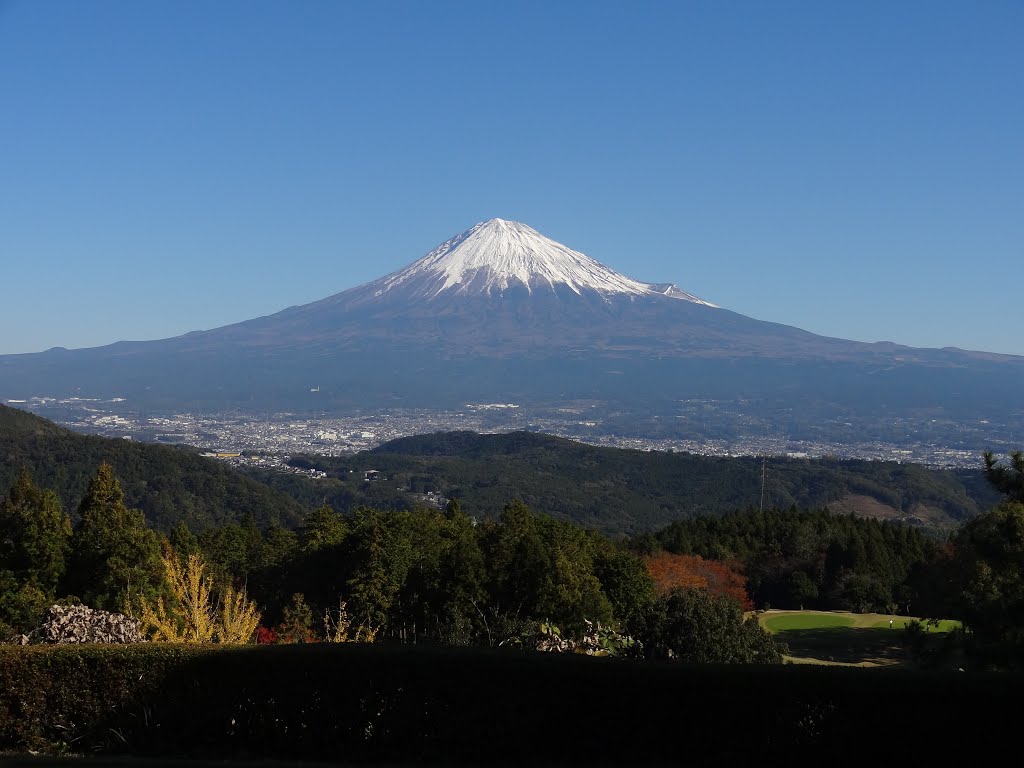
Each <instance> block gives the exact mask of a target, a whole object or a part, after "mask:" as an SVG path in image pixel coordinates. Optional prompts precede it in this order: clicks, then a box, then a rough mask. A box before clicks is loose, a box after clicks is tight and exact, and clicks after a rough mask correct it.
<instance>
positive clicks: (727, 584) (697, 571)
mask: <svg viewBox="0 0 1024 768" xmlns="http://www.w3.org/2000/svg"><path fill="white" fill-rule="evenodd" d="M644 561H645V563H646V564H647V570H648V571H649V572H650V574H651V578H652V579H653V580H654V588H655V591H656V592H657V593H658V594H659V595H666V594H668V593H669V592H671V591H672V590H673V589H702V590H705V591H706V592H708V593H709V594H711V595H715V596H718V595H724V596H726V597H731V598H733V599H735V600H736V601H738V602H739V604H740V605H741V606H742V608H743V610H745V611H749V610H753V608H754V603H753V601H751V599H750V595H749V594H747V584H746V579H744V578H743V575H742V574H741V573H739V571H737V570H736V569H735V568H733V567H732V566H730V565H729V564H727V563H722V562H719V561H717V560H705V559H704V558H703V557H700V556H699V555H676V554H672V553H671V552H665V551H664V550H662V551H660V552H657V553H655V554H653V555H649V556H647V557H646V558H644Z"/></svg>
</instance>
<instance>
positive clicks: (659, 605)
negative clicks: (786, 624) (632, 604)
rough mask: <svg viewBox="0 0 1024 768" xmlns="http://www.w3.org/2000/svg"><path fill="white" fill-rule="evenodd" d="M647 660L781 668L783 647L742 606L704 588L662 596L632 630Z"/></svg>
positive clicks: (684, 590)
mask: <svg viewBox="0 0 1024 768" xmlns="http://www.w3.org/2000/svg"><path fill="white" fill-rule="evenodd" d="M630 629H631V632H630V634H631V635H633V636H634V637H636V638H637V639H638V640H640V641H641V642H642V643H643V645H644V653H645V654H646V655H647V656H648V657H662V658H665V657H668V658H673V659H677V660H679V661H685V662H696V663H746V664H779V663H781V662H782V653H781V651H782V649H780V648H779V647H778V646H777V645H776V644H775V642H774V641H773V640H772V637H771V635H769V634H768V633H767V632H766V631H765V630H764V629H762V628H761V627H760V626H759V625H758V623H757V619H756V618H753V617H751V618H749V619H744V618H743V610H742V609H741V608H740V604H739V603H738V602H737V601H736V600H733V599H731V598H729V597H724V596H716V595H711V594H709V593H708V592H707V591H706V590H702V589H675V590H672V591H671V592H669V593H668V594H667V595H665V596H663V597H660V598H658V599H657V600H656V601H655V602H654V603H653V604H652V605H651V606H650V608H648V609H647V611H645V612H644V614H643V616H642V617H640V618H639V619H638V620H637V621H636V622H635V623H634V625H633V626H632V627H631V628H630Z"/></svg>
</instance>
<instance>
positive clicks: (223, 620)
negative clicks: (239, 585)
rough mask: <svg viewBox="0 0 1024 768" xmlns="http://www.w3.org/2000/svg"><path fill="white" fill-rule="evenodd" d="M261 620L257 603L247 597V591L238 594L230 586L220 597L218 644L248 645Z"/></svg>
mask: <svg viewBox="0 0 1024 768" xmlns="http://www.w3.org/2000/svg"><path fill="white" fill-rule="evenodd" d="M261 618H262V617H261V616H260V612H259V611H257V610H256V603H254V602H253V601H252V600H249V599H248V598H247V597H246V594H245V590H244V589H243V590H240V591H238V592H236V591H235V588H234V587H232V586H231V585H230V584H229V585H228V586H227V587H225V588H224V591H223V592H222V593H221V596H220V616H219V621H218V622H217V631H216V634H217V640H218V642H221V643H227V644H229V645H242V644H244V643H248V642H249V640H250V639H251V638H252V635H253V633H254V632H255V631H256V627H258V626H259V625H260V619H261Z"/></svg>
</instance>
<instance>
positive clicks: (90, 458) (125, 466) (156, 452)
mask: <svg viewBox="0 0 1024 768" xmlns="http://www.w3.org/2000/svg"><path fill="white" fill-rule="evenodd" d="M103 461H106V462H108V463H110V464H111V466H113V467H114V471H115V473H116V474H117V476H118V478H119V479H120V481H121V485H122V487H123V488H124V491H125V499H126V501H127V503H128V504H129V506H133V507H138V508H140V509H142V510H143V512H145V513H146V518H147V519H148V520H149V522H150V524H151V525H154V526H155V527H157V528H160V529H162V530H165V531H166V530H169V529H170V528H172V527H173V526H174V525H175V524H176V523H177V522H178V521H179V520H185V521H186V522H188V523H189V525H190V526H191V527H192V528H193V529H194V530H198V529H202V528H205V527H208V526H210V525H213V524H220V523H224V522H228V521H231V520H241V519H242V518H243V517H244V516H246V515H247V514H252V515H253V517H254V518H255V519H256V520H257V522H259V523H266V522H269V521H271V520H279V521H280V522H282V523H284V524H289V525H290V524H295V523H296V522H297V521H298V520H300V519H301V516H302V513H303V507H302V505H301V504H299V503H298V502H296V501H295V500H294V499H292V498H289V497H288V496H286V495H285V494H283V493H281V492H279V491H276V490H273V489H271V488H268V487H267V486H265V485H263V484H262V483H259V482H257V481H255V480H253V479H252V478H250V477H247V476H245V475H243V474H242V473H240V472H237V471H235V470H233V469H231V468H230V467H227V466H225V465H223V464H220V463H218V462H216V461H213V460H211V459H207V458H204V457H202V456H200V455H199V453H198V451H196V450H193V449H187V448H177V447H172V446H162V445H148V444H142V443H135V442H131V441H128V440H115V439H110V438H103V437H94V436H90V435H80V434H77V433H75V432H72V431H71V430H68V429H64V428H63V427H60V426H58V425H56V424H54V423H53V422H50V421H47V420H46V419H42V418H40V417H38V416H35V415H33V414H31V413H26V412H25V411H20V410H17V409H14V408H8V407H6V406H2V405H0V496H2V495H4V494H6V493H7V491H8V489H9V488H10V487H11V485H12V484H13V482H14V478H15V476H16V474H17V472H18V468H19V467H21V466H27V467H28V468H29V470H30V471H31V472H32V476H33V477H34V478H35V480H36V482H37V483H38V484H39V485H41V486H43V487H44V488H50V489H53V490H54V491H56V492H57V494H58V496H60V498H61V501H62V502H63V504H64V508H65V509H66V510H68V511H69V512H71V513H72V514H74V512H75V510H76V508H77V506H78V502H79V501H80V499H81V497H82V494H83V493H84V491H85V487H86V484H87V483H88V481H89V478H90V477H91V476H92V475H93V473H95V471H96V467H97V466H98V465H99V464H100V462H103Z"/></svg>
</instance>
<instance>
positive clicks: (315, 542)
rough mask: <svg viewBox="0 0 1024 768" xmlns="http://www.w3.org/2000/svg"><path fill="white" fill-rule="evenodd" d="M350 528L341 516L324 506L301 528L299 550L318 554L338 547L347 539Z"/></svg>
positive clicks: (309, 517)
mask: <svg viewBox="0 0 1024 768" xmlns="http://www.w3.org/2000/svg"><path fill="white" fill-rule="evenodd" d="M347 533H348V526H347V525H346V524H345V521H344V520H342V518H341V516H340V515H338V514H337V513H336V512H335V511H334V510H333V509H331V508H330V506H329V505H327V504H322V505H320V506H319V507H317V508H316V509H314V510H313V511H312V512H310V513H309V514H308V515H306V517H305V519H304V520H303V521H302V527H301V528H299V549H301V550H302V551H303V552H316V551H318V550H321V549H324V548H326V547H336V546H338V545H339V544H341V542H342V541H343V540H344V539H345V536H346V534H347Z"/></svg>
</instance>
